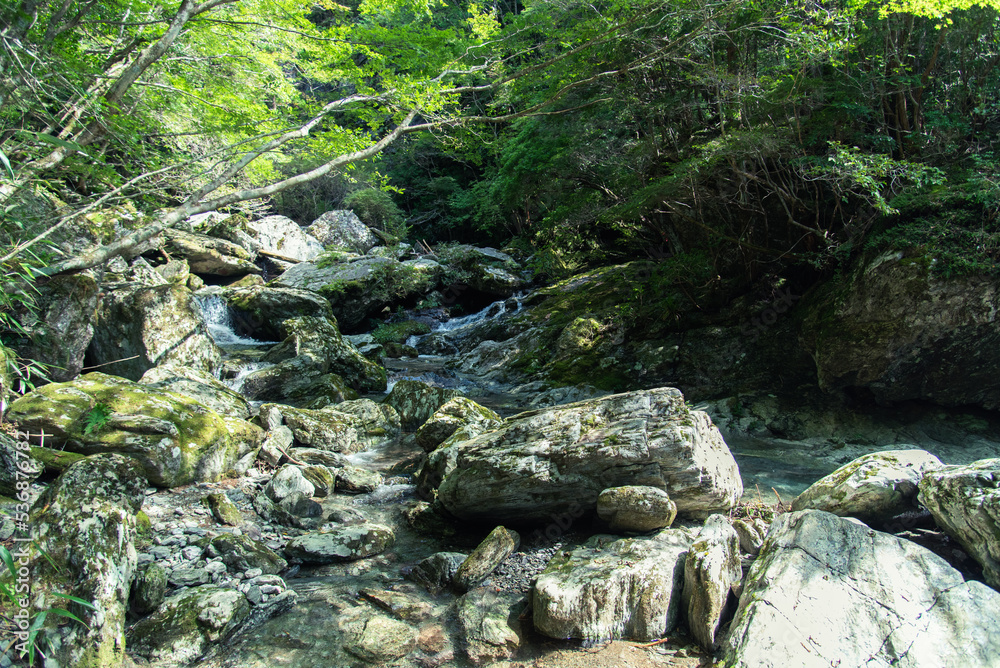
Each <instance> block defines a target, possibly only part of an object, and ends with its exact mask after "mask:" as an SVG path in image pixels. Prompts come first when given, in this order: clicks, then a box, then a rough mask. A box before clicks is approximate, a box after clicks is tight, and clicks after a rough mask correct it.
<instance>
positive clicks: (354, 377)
mask: <svg viewBox="0 0 1000 668" xmlns="http://www.w3.org/2000/svg"><path fill="white" fill-rule="evenodd" d="M279 332H280V334H281V336H282V338H283V340H282V342H281V343H279V344H278V345H277V346H275V347H274V348H272V349H271V350H269V351H268V353H267V355H266V356H265V357H264V361H265V362H274V363H276V364H281V363H283V362H286V361H288V360H293V359H295V358H297V357H306V358H308V361H309V362H310V364H312V365H313V366H314V368H316V369H317V370H318V371H319V372H320V373H322V374H325V373H335V374H337V375H339V376H341V377H343V378H344V381H345V382H346V383H347V384H348V385H349V386H350V387H352V388H354V389H356V390H358V391H359V392H382V391H384V390H385V387H386V373H385V369H384V368H382V367H381V366H379V365H378V364H375V363H374V362H372V361H371V360H369V359H367V358H365V357H364V356H363V355H362V354H361V353H359V352H358V349H357V348H355V347H354V345H353V344H352V343H351V342H350V341H348V340H347V339H345V338H344V337H343V336H341V334H340V330H339V329H337V323H336V321H335V320H332V319H330V318H316V317H301V318H290V319H288V320H285V321H282V323H281V325H280V328H279ZM317 375H318V374H317Z"/></svg>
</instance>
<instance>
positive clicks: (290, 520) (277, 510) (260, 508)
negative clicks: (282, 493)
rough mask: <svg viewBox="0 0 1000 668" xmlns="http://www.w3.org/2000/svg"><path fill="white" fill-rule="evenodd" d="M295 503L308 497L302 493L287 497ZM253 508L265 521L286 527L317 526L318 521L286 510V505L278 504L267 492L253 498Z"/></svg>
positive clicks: (304, 527) (303, 527)
mask: <svg viewBox="0 0 1000 668" xmlns="http://www.w3.org/2000/svg"><path fill="white" fill-rule="evenodd" d="M287 498H288V499H289V500H290V501H291V502H292V503H293V504H294V503H295V502H298V501H299V500H300V499H306V500H308V498H307V497H304V496H302V495H301V494H296V495H291V496H289V497H287ZM251 504H252V505H253V509H254V510H255V511H256V512H257V514H258V515H260V518H261V519H262V520H264V521H265V522H268V523H270V524H279V525H281V526H285V527H296V528H299V529H306V528H315V526H316V524H317V523H316V522H314V521H310V520H308V519H304V518H301V517H299V516H297V515H295V514H293V513H292V512H291V511H289V510H286V509H285V508H284V507H282V506H280V505H278V504H277V503H275V502H274V501H272V500H271V499H270V498H268V496H267V494H264V493H263V492H261V493H260V494H257V495H255V496H254V497H253V499H252V500H251Z"/></svg>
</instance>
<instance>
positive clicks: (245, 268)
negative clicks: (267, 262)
mask: <svg viewBox="0 0 1000 668" xmlns="http://www.w3.org/2000/svg"><path fill="white" fill-rule="evenodd" d="M161 235H162V236H163V240H164V248H165V249H166V250H167V252H169V253H170V254H171V255H173V256H176V257H181V258H184V259H185V260H187V263H188V266H189V267H190V268H191V271H192V272H194V273H195V274H212V275H215V276H242V275H244V274H259V273H260V268H259V267H257V265H255V264H254V263H253V260H254V255H253V254H252V253H250V252H248V251H247V250H246V249H244V248H243V247H241V246H239V245H237V244H234V243H232V242H231V241H226V240H225V239H216V238H214V237H209V236H206V235H204V234H196V233H192V232H184V231H183V230H178V229H170V230H164V231H163V232H161Z"/></svg>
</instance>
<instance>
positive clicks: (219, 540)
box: [199, 533, 288, 575]
mask: <svg viewBox="0 0 1000 668" xmlns="http://www.w3.org/2000/svg"><path fill="white" fill-rule="evenodd" d="M199 544H200V545H202V546H204V548H205V556H206V557H208V558H209V559H215V558H216V557H220V558H221V559H222V563H224V564H225V565H226V569H227V570H228V571H229V572H230V573H233V574H236V573H245V572H246V571H248V570H251V569H254V568H259V569H260V570H261V571H262V572H263V573H266V574H268V575H275V574H277V573H280V572H281V571H283V570H285V569H286V568H288V562H287V561H285V560H284V559H282V558H281V556H280V555H279V554H278V553H277V552H275V551H274V550H272V549H271V548H269V547H268V546H267V545H264V544H263V543H262V542H260V541H257V540H254V539H253V538H250V537H249V536H237V535H235V534H231V533H223V534H219V535H218V536H215V537H214V538H209V539H205V540H203V541H201V543H199Z"/></svg>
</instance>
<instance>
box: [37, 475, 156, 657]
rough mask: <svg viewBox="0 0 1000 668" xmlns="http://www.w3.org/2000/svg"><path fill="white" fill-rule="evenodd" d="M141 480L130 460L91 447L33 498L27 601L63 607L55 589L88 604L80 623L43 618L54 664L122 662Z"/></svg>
mask: <svg viewBox="0 0 1000 668" xmlns="http://www.w3.org/2000/svg"><path fill="white" fill-rule="evenodd" d="M147 485H148V483H147V482H146V479H145V477H144V476H143V474H142V470H141V468H140V467H139V466H138V464H137V463H136V462H135V461H134V460H132V459H129V458H128V457H123V456H121V455H98V456H95V457H89V458H87V459H85V460H82V461H80V462H78V463H76V464H74V465H73V466H71V467H69V468H68V469H67V470H66V472H65V473H63V474H62V475H61V476H59V478H57V479H56V481H55V482H54V483H53V484H52V485H51V486H50V487H49V488H48V489H46V490H45V492H44V493H43V494H42V495H41V496H40V497H39V498H38V500H37V501H36V502H35V505H34V507H33V509H32V512H31V516H30V519H29V522H30V526H31V528H32V533H33V538H34V542H33V543H32V544H31V545H30V546H28V547H29V555H30V566H29V568H30V575H29V577H30V581H31V604H32V606H34V607H35V608H36V609H46V608H53V607H60V608H64V607H65V606H66V603H65V599H63V598H59V597H57V596H55V594H56V593H61V594H68V595H72V596H76V597H78V598H81V599H83V600H85V601H90V602H91V603H92V604H93V606H94V609H93V610H83V609H79V610H78V613H79V616H80V618H81V619H82V620H83V621H84V622H85V624H87V625H86V626H84V625H82V624H67V625H63V626H58V627H57V626H56V620H57V618H54V619H52V620H51V621H50V623H49V624H48V625H47V626H46V629H47V631H46V633H47V635H48V636H49V637H50V638H51V639H52V641H53V649H51V650H50V656H49V661H51V662H53V663H54V664H55V665H64V666H101V667H102V668H103V667H105V666H106V667H109V668H114V667H115V666H122V665H123V664H124V662H125V615H126V610H127V605H128V593H129V587H130V586H131V584H132V580H133V577H134V574H135V570H136V566H137V564H138V557H137V555H136V551H135V544H134V543H135V537H136V513H138V512H139V510H140V508H141V507H142V502H143V499H144V491H145V489H146V486H147ZM53 617H54V616H53Z"/></svg>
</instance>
